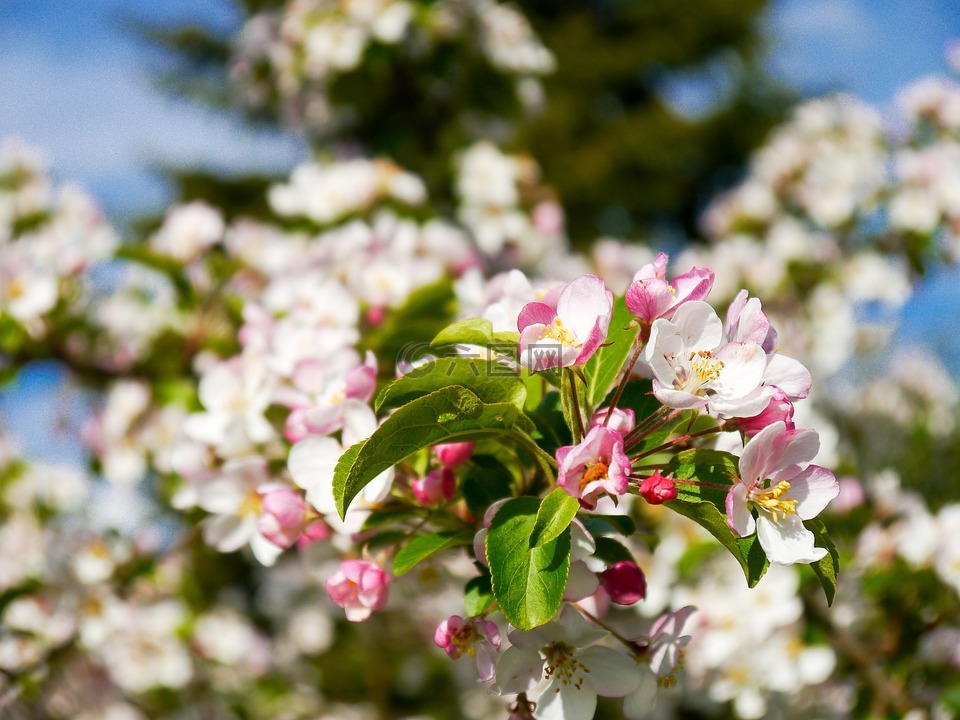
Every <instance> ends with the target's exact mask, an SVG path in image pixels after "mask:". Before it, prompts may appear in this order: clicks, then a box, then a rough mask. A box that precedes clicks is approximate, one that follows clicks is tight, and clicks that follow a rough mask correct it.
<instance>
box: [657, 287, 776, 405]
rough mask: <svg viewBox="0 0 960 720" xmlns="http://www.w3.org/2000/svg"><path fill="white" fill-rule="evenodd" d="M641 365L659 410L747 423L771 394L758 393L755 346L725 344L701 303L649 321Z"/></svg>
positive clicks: (762, 357) (763, 364)
mask: <svg viewBox="0 0 960 720" xmlns="http://www.w3.org/2000/svg"><path fill="white" fill-rule="evenodd" d="M641 357H642V359H643V361H644V362H645V363H646V365H647V367H648V368H649V369H650V371H651V373H652V375H653V393H654V395H655V396H656V398H657V399H658V400H659V401H660V402H662V403H663V404H664V405H666V406H668V407H671V408H676V409H680V410H699V411H702V412H706V413H708V414H710V415H713V416H715V417H721V418H730V417H752V416H754V415H756V414H758V413H759V412H760V411H762V410H763V409H764V408H765V407H766V406H767V404H768V402H769V399H770V397H771V396H772V395H773V394H774V392H775V391H774V390H773V389H772V388H763V387H761V383H762V382H763V376H764V372H765V371H766V368H767V356H766V353H765V352H764V351H763V348H762V347H761V346H760V345H758V344H756V343H754V342H724V339H723V324H722V323H721V321H720V318H719V317H717V314H716V312H715V311H714V309H713V308H712V307H711V306H710V305H708V304H707V303H705V302H700V301H692V302H688V303H686V304H684V305H682V306H681V307H680V308H679V309H678V310H677V311H676V313H674V316H673V319H672V320H665V319H663V318H661V319H659V320H656V321H654V323H653V327H652V328H651V331H650V340H649V341H648V343H647V344H646V346H645V347H644V349H643V354H642V356H641Z"/></svg>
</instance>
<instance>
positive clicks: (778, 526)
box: [726, 422, 840, 565]
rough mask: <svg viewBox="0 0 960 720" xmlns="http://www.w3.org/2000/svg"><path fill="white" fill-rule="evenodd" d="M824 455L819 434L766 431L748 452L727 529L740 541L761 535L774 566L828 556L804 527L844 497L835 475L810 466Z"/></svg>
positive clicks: (780, 428) (777, 427) (781, 427)
mask: <svg viewBox="0 0 960 720" xmlns="http://www.w3.org/2000/svg"><path fill="white" fill-rule="evenodd" d="M819 450H820V438H819V437H818V436H817V433H816V431H815V430H811V429H808V428H804V429H800V430H788V429H787V428H786V425H785V424H784V423H783V422H775V423H773V424H771V425H768V426H767V427H765V428H764V429H763V430H761V431H760V432H759V433H757V434H756V435H755V436H754V437H753V439H752V440H750V442H748V443H747V445H746V447H745V448H744V449H743V454H742V455H741V456H740V481H739V482H737V483H736V484H735V485H734V486H733V487H732V488H730V491H729V492H728V493H727V502H726V506H727V523H728V524H729V525H730V529H731V530H733V532H734V533H735V534H736V535H738V536H739V537H747V536H749V535H752V534H753V533H754V532H756V533H757V538H758V539H759V541H760V546H761V547H762V548H763V551H764V552H765V553H766V554H767V557H768V558H770V562H774V563H779V564H781V565H789V564H792V563H801V562H803V563H811V562H816V561H817V560H820V559H821V558H823V557H824V556H825V555H826V554H827V551H826V550H825V549H823V548H818V547H815V546H814V540H815V538H814V536H813V533H812V532H810V531H809V530H807V529H806V528H805V527H804V526H803V521H804V520H809V519H811V518H814V517H816V516H817V515H818V514H819V513H820V511H821V510H823V509H824V508H825V507H826V506H827V504H828V503H829V502H830V501H831V500H833V499H834V498H835V497H836V496H837V494H838V493H839V492H840V488H839V486H838V485H837V479H836V478H835V477H834V475H833V473H832V472H830V471H829V470H827V469H826V468H822V467H820V466H818V465H810V464H809V463H810V461H811V460H813V459H814V458H815V457H816V455H817V452H819ZM752 508H756V509H757V511H758V515H757V518H756V519H754V517H753V514H752V512H751V509H752Z"/></svg>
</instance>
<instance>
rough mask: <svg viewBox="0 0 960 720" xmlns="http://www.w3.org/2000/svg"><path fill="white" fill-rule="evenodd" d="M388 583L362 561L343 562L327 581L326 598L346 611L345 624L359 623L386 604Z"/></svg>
mask: <svg viewBox="0 0 960 720" xmlns="http://www.w3.org/2000/svg"><path fill="white" fill-rule="evenodd" d="M389 583H390V579H389V577H387V573H385V572H384V571H383V570H382V569H381V568H380V567H378V566H377V565H375V564H373V563H372V562H367V561H366V560H344V561H343V562H342V563H340V569H339V570H338V571H337V572H336V573H335V574H334V575H333V577H331V578H330V579H329V580H327V594H328V595H330V599H331V600H333V602H334V603H336V604H337V605H339V606H340V607H342V608H343V609H344V610H346V613H347V620H349V621H350V622H363V621H364V620H366V619H367V618H369V617H370V615H371V614H372V613H373V611H374V610H382V609H383V608H384V607H385V606H386V604H387V597H388V594H389V589H390V588H389Z"/></svg>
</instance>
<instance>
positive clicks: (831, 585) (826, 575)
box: [803, 518, 840, 605]
mask: <svg viewBox="0 0 960 720" xmlns="http://www.w3.org/2000/svg"><path fill="white" fill-rule="evenodd" d="M803 526H804V527H805V528H807V530H809V531H810V532H812V533H813V536H814V538H815V544H816V546H817V547H820V548H824V549H825V550H826V551H827V554H826V555H824V556H823V558H822V559H821V560H819V561H817V562H813V563H810V567H811V568H812V569H813V573H814V574H815V575H816V576H817V579H818V580H819V581H820V585H821V587H822V588H823V594H824V595H826V596H827V605H833V598H834V597H836V594H837V578H838V577H839V575H840V553H838V552H837V547H836V545H834V544H833V541H832V540H831V539H830V536H829V535H827V528H826V526H825V525H824V524H823V521H822V520H820V519H819V518H813V519H812V520H804V521H803Z"/></svg>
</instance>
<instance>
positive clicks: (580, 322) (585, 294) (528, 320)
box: [517, 275, 613, 372]
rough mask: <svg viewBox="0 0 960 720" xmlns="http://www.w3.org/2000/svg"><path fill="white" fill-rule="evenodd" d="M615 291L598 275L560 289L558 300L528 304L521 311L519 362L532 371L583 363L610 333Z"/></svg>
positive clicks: (570, 283)
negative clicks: (609, 288)
mask: <svg viewBox="0 0 960 720" xmlns="http://www.w3.org/2000/svg"><path fill="white" fill-rule="evenodd" d="M612 312H613V293H611V292H610V291H609V290H608V289H607V287H606V285H605V284H604V282H603V280H601V279H600V278H598V277H597V276H596V275H584V276H582V277H580V278H577V279H576V280H573V281H571V282H569V283H567V284H566V285H564V286H563V288H561V289H560V292H559V295H557V297H556V302H555V303H554V304H550V303H547V302H532V303H528V304H527V305H525V306H524V307H523V309H522V310H521V311H520V317H519V318H518V319H517V329H518V330H519V331H520V363H521V364H522V365H523V366H524V367H526V368H527V369H528V370H530V371H532V372H537V371H540V370H548V369H550V368H554V367H570V366H573V365H583V364H584V363H585V362H587V360H589V359H590V358H591V357H592V356H593V354H594V353H595V352H596V351H597V348H598V347H600V344H601V343H602V342H603V341H604V339H605V338H606V336H607V328H608V326H609V325H610V316H611V314H612Z"/></svg>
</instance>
